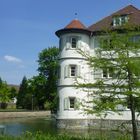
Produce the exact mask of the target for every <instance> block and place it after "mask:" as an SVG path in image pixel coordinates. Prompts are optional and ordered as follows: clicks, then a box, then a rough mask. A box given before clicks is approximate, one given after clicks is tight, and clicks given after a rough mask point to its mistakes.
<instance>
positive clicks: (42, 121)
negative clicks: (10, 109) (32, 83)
mask: <svg viewBox="0 0 140 140" xmlns="http://www.w3.org/2000/svg"><path fill="white" fill-rule="evenodd" d="M0 125H4V126H5V127H6V134H8V135H13V136H19V135H21V134H23V133H25V132H26V131H30V132H37V131H41V132H42V133H44V134H48V133H49V134H52V135H56V134H60V133H61V134H62V133H65V134H68V135H78V136H84V137H86V136H90V137H94V136H98V135H104V136H107V137H110V138H114V137H117V136H118V135H121V134H120V133H118V132H110V131H102V132H101V131H95V130H90V131H89V130H65V129H58V128H57V127H56V120H55V119H52V118H16V119H3V120H0Z"/></svg>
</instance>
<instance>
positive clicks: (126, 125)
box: [57, 119, 140, 131]
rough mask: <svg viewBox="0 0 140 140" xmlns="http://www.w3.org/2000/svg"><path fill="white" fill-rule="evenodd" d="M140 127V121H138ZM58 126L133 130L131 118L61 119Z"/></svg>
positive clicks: (139, 127)
mask: <svg viewBox="0 0 140 140" xmlns="http://www.w3.org/2000/svg"><path fill="white" fill-rule="evenodd" d="M137 126H138V129H140V122H139V121H138V122H137ZM57 127H58V128H64V129H97V130H100V129H102V130H126V131H127V130H128V131H129V130H131V128H132V125H131V121H130V120H105V119H68V120H67V119H59V120H57Z"/></svg>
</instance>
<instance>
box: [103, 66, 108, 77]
mask: <svg viewBox="0 0 140 140" xmlns="http://www.w3.org/2000/svg"><path fill="white" fill-rule="evenodd" d="M103 77H104V78H107V69H105V68H104V69H103Z"/></svg>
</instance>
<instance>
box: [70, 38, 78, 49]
mask: <svg viewBox="0 0 140 140" xmlns="http://www.w3.org/2000/svg"><path fill="white" fill-rule="evenodd" d="M76 44H77V39H76V38H71V46H72V48H76Z"/></svg>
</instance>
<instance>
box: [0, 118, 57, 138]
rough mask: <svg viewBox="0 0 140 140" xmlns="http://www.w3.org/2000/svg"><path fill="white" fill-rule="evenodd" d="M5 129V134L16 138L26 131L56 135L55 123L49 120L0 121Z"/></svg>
mask: <svg viewBox="0 0 140 140" xmlns="http://www.w3.org/2000/svg"><path fill="white" fill-rule="evenodd" d="M0 125H4V126H5V128H6V134H8V135H14V136H18V135H21V134H23V133H25V132H26V131H30V132H37V131H42V132H43V133H49V134H57V128H56V122H55V120H54V119H50V118H24V119H23V118H18V119H17V118H16V119H4V120H0Z"/></svg>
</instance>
